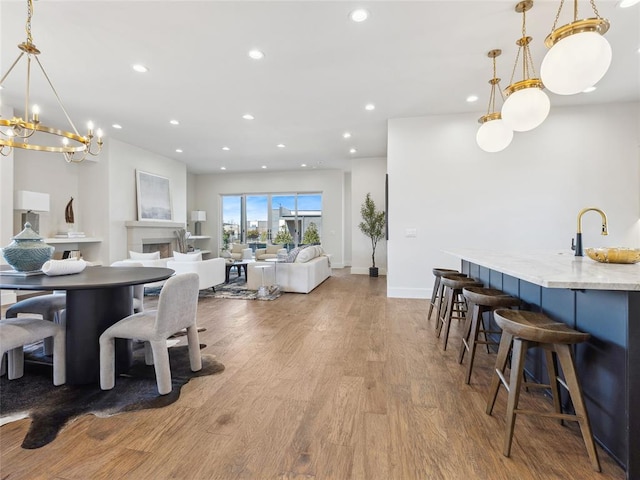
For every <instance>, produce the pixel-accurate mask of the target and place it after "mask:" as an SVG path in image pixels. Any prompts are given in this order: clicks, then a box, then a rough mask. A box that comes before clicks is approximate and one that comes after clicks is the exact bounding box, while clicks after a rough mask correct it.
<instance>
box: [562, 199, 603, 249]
mask: <svg viewBox="0 0 640 480" xmlns="http://www.w3.org/2000/svg"><path fill="white" fill-rule="evenodd" d="M590 210H593V211H594V212H598V213H599V214H600V216H601V217H602V231H601V232H600V234H601V235H609V231H608V230H607V215H606V213H604V212H603V211H602V210H600V209H599V208H595V207H589V208H583V209H582V210H580V213H578V229H577V233H576V238H575V243H574V241H573V239H571V250H575V251H576V255H575V256H576V257H582V256H583V253H582V216H583V215H584V214H585V213H587V212H588V211H590Z"/></svg>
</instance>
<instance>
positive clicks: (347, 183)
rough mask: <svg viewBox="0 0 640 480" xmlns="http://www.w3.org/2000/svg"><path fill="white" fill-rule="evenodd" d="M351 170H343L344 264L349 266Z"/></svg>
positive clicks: (350, 246) (350, 245) (351, 237)
mask: <svg viewBox="0 0 640 480" xmlns="http://www.w3.org/2000/svg"><path fill="white" fill-rule="evenodd" d="M352 201H353V200H352V195H351V172H344V210H343V211H344V247H343V249H344V266H345V267H350V266H351V248H352V240H353V236H352V235H351V221H352V219H351V210H352V206H351V202H352Z"/></svg>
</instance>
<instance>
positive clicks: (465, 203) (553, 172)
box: [387, 103, 640, 298]
mask: <svg viewBox="0 0 640 480" xmlns="http://www.w3.org/2000/svg"><path fill="white" fill-rule="evenodd" d="M477 128H478V124H477V123H476V122H475V118H474V117H473V116H472V115H440V116H431V117H420V118H405V119H393V120H390V121H389V143H388V173H389V202H390V204H389V218H390V231H389V235H390V237H389V238H390V239H389V242H388V263H389V266H388V268H389V273H388V276H387V286H388V290H387V291H388V295H389V296H390V297H416V298H427V297H428V296H429V295H430V293H431V292H430V291H431V286H432V284H433V275H432V274H431V270H432V268H433V267H450V268H458V267H459V266H460V265H459V260H458V259H456V258H454V257H452V256H451V255H448V254H446V253H444V250H447V249H452V248H457V247H464V248H467V247H468V248H487V249H493V250H531V249H553V250H557V251H562V250H565V251H568V250H569V248H570V245H571V238H572V237H574V236H575V233H576V219H577V214H578V212H579V211H580V209H582V208H584V207H590V206H594V207H600V208H602V209H603V210H604V211H605V212H606V213H607V215H608V219H609V232H610V234H609V236H608V237H602V236H600V235H599V232H600V216H599V215H598V214H597V213H595V212H589V213H587V214H586V215H584V217H583V239H584V246H585V247H587V246H602V245H608V246H628V247H640V222H639V219H640V187H639V184H638V179H639V178H640V172H639V165H638V164H639V161H638V160H639V155H638V146H639V138H640V133H639V128H640V126H639V105H638V104H637V103H626V104H608V105H604V106H603V105H595V106H587V107H571V108H552V110H551V114H550V115H549V117H548V118H547V120H546V121H545V122H544V123H543V124H542V125H541V126H540V127H538V128H537V129H535V130H533V131H530V132H526V133H516V135H515V137H514V140H513V142H512V144H511V145H510V146H509V147H508V148H507V149H506V150H504V151H503V152H500V153H496V154H489V153H485V152H483V151H481V150H480V149H479V148H478V146H477V145H476V143H475V134H476V130H477ZM408 228H415V229H416V230H417V237H416V238H407V237H406V229H408Z"/></svg>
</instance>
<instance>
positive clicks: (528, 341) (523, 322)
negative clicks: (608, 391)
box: [486, 309, 600, 472]
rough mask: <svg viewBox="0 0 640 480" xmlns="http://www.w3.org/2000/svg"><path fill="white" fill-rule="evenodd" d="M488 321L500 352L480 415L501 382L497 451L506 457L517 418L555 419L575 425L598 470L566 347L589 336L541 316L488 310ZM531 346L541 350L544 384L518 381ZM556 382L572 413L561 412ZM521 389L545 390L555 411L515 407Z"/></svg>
mask: <svg viewBox="0 0 640 480" xmlns="http://www.w3.org/2000/svg"><path fill="white" fill-rule="evenodd" d="M494 318H495V321H496V323H497V324H498V326H499V327H500V328H502V338H501V340H500V348H499V349H498V356H497V359H496V368H495V372H494V375H493V377H492V380H491V387H490V389H489V397H488V400H487V410H486V413H487V414H489V415H491V412H492V411H493V407H494V405H495V401H496V398H497V396H498V390H499V389H500V384H501V383H502V384H503V385H504V386H505V387H506V389H507V391H508V395H509V396H508V400H507V412H506V423H507V426H506V432H505V437H504V449H503V452H502V453H503V454H504V455H505V456H506V457H508V456H509V455H510V453H511V443H512V440H513V431H514V427H515V419H516V415H517V414H523V415H539V416H544V417H550V418H556V419H559V420H560V421H561V422H562V421H563V420H571V421H576V422H578V424H579V425H580V431H581V433H582V439H583V440H584V444H585V447H586V449H587V453H588V455H589V459H590V461H591V466H592V468H593V469H594V470H595V471H597V472H599V471H600V461H599V459H598V453H597V451H596V448H595V444H594V442H593V435H592V433H591V425H590V423H589V417H588V415H587V410H586V407H585V404H584V398H583V396H582V390H581V388H580V383H579V381H578V377H577V375H576V370H575V364H574V360H573V353H572V350H571V345H573V344H577V343H582V342H585V341H587V340H588V339H589V337H590V335H589V334H588V333H583V332H579V331H577V330H574V329H572V328H570V327H568V326H567V325H565V324H564V323H561V322H556V321H554V320H552V319H551V318H549V317H547V316H546V315H545V314H543V313H536V312H528V311H522V310H506V309H498V310H495V311H494ZM532 347H541V348H543V349H544V350H545V356H546V362H547V372H548V375H549V384H548V385H544V384H536V383H532V382H523V379H522V377H523V375H522V372H523V370H524V362H525V356H526V353H527V350H528V349H529V348H532ZM510 351H512V355H511V372H510V374H509V380H508V381H507V379H506V376H505V369H506V365H507V360H508V356H509V352H510ZM556 359H557V360H559V361H560V366H561V367H562V371H563V373H564V377H565V380H564V381H563V380H562V379H560V378H559V377H558V369H557V363H556ZM558 383H559V384H561V385H562V386H563V387H565V388H566V389H567V390H568V391H569V395H570V397H571V401H572V403H573V408H574V410H575V414H566V413H563V412H562V409H561V406H560V396H559V392H558ZM523 386H525V387H542V388H550V389H551V393H552V396H553V405H554V410H555V413H551V412H549V413H547V412H538V411H532V410H525V409H518V400H519V397H520V389H521V387H523Z"/></svg>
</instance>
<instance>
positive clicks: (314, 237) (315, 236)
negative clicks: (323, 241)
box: [302, 222, 320, 245]
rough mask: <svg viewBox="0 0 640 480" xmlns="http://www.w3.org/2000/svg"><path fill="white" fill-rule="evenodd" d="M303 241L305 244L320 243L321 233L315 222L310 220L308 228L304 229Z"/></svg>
mask: <svg viewBox="0 0 640 480" xmlns="http://www.w3.org/2000/svg"><path fill="white" fill-rule="evenodd" d="M302 243H304V244H305V245H320V234H319V233H318V226H317V225H316V224H315V222H310V223H309V225H308V226H307V229H306V230H305V231H304V236H303V237H302Z"/></svg>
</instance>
